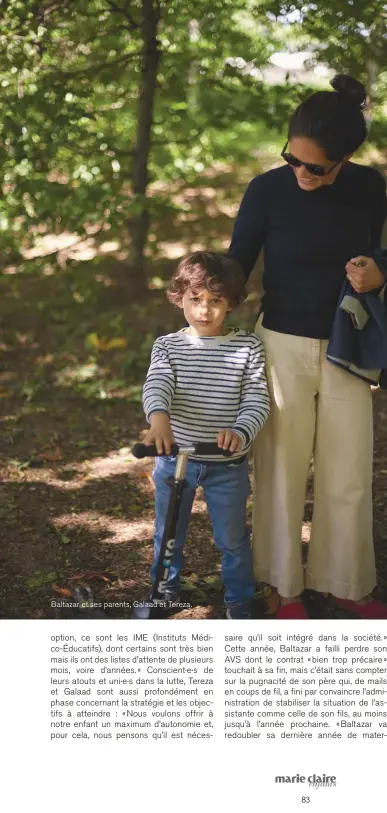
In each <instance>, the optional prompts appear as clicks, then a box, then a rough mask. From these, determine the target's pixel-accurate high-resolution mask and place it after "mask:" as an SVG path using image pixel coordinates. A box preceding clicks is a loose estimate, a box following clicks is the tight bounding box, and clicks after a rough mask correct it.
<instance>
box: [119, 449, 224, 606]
mask: <svg viewBox="0 0 387 813" xmlns="http://www.w3.org/2000/svg"><path fill="white" fill-rule="evenodd" d="M231 454H232V452H229V451H228V450H225V449H219V446H218V445H217V444H216V443H193V444H192V445H190V446H178V445H177V444H172V446H171V455H172V456H173V457H176V468H175V474H174V476H173V477H171V478H170V479H169V482H168V485H169V486H170V488H171V493H170V497H169V502H168V509H167V516H166V519H165V526H164V533H163V537H162V540H161V546H160V553H159V556H158V559H157V567H156V577H155V581H154V584H153V587H152V591H151V594H150V597H149V599H148V600H147V601H141V602H137V603H136V606H135V607H133V610H132V618H133V619H136V620H149V619H157V618H159V619H160V618H163V617H165V610H166V609H167V605H168V602H167V601H166V599H165V592H166V590H167V584H168V574H169V569H170V567H171V564H172V559H173V554H174V550H175V537H176V528H177V523H178V520H179V511H180V506H181V501H182V497H183V494H184V489H185V488H186V486H187V481H186V479H185V475H186V471H187V462H188V457H189V456H190V455H195V456H196V457H199V458H200V456H201V455H202V456H207V455H219V456H223V457H230V455H231ZM132 455H133V456H134V457H136V458H138V459H141V458H143V457H159V456H160V455H159V453H158V451H157V449H156V446H154V445H151V446H146V445H145V443H136V444H135V445H134V446H133V449H132ZM164 455H165V453H164V452H163V453H162V455H161V456H164Z"/></svg>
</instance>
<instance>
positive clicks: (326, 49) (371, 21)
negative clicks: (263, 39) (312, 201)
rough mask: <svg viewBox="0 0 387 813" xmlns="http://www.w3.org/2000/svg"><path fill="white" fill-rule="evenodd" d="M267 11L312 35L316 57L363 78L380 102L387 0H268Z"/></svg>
mask: <svg viewBox="0 0 387 813" xmlns="http://www.w3.org/2000/svg"><path fill="white" fill-rule="evenodd" d="M267 10H268V12H270V13H272V14H273V15H275V17H276V18H277V19H279V20H280V21H282V22H283V24H284V25H285V26H289V20H292V21H293V24H295V25H297V26H298V27H299V28H300V29H301V32H302V34H303V35H305V34H306V35H307V36H309V37H310V38H311V44H312V46H314V50H315V54H316V59H320V60H323V61H325V62H326V63H327V64H328V65H329V66H330V67H331V68H333V69H334V70H337V71H339V72H341V71H343V72H348V73H350V74H352V75H353V76H355V77H357V78H358V79H360V80H361V81H363V82H364V83H365V84H366V86H367V88H368V90H369V92H370V94H371V95H372V96H373V98H374V100H375V101H378V102H381V101H382V100H383V99H382V98H381V97H380V81H381V80H382V77H383V75H384V77H386V73H387V64H386V34H387V6H386V4H385V2H384V0H340V2H338V0H314V1H313V2H304V0H295V2H294V1H293V2H286V0H268V2H267Z"/></svg>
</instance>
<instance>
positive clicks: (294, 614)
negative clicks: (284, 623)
mask: <svg viewBox="0 0 387 813" xmlns="http://www.w3.org/2000/svg"><path fill="white" fill-rule="evenodd" d="M275 617H276V618H279V619H281V618H283V619H285V618H289V619H291V620H292V621H296V620H298V619H302V620H305V619H306V618H309V616H308V613H307V612H306V610H305V607H304V605H303V604H302V602H301V601H292V602H291V604H283V605H282V607H279V608H278V610H277V612H276V615H275Z"/></svg>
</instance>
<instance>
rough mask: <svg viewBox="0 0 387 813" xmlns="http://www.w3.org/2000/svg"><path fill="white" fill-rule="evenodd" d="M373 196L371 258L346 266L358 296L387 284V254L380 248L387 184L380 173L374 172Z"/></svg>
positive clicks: (362, 257) (386, 212)
mask: <svg viewBox="0 0 387 813" xmlns="http://www.w3.org/2000/svg"><path fill="white" fill-rule="evenodd" d="M370 195H371V201H372V203H371V226H370V231H371V235H370V237H371V257H364V256H363V255H358V256H357V257H352V259H351V260H350V261H349V262H348V263H347V265H346V266H345V270H346V272H347V278H348V279H349V281H350V283H351V285H352V288H353V289H354V290H355V291H356V293H358V294H365V293H367V292H368V291H375V290H378V289H380V288H382V287H383V285H385V283H386V282H387V252H386V251H383V250H382V249H381V248H380V242H381V238H382V231H383V226H384V222H385V220H386V214H387V200H386V182H385V180H384V178H383V177H382V175H380V173H379V172H377V171H376V170H374V171H373V172H372V184H371V185H370Z"/></svg>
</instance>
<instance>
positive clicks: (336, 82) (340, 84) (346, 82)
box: [330, 73, 367, 108]
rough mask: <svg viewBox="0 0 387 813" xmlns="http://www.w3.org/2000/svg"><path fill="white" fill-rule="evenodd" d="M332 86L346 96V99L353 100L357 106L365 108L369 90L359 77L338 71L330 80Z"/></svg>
mask: <svg viewBox="0 0 387 813" xmlns="http://www.w3.org/2000/svg"><path fill="white" fill-rule="evenodd" d="M330 84H331V86H332V87H333V89H334V90H336V91H337V93H340V95H342V96H345V97H346V99H347V100H348V101H350V102H352V103H353V104H354V105H356V106H357V107H360V108H363V107H364V106H365V103H366V100H367V92H366V89H365V87H364V85H362V83H361V82H359V81H358V80H357V79H354V78H353V76H348V75H347V74H344V73H337V74H336V76H334V77H333V79H332V80H331V82H330Z"/></svg>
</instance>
